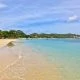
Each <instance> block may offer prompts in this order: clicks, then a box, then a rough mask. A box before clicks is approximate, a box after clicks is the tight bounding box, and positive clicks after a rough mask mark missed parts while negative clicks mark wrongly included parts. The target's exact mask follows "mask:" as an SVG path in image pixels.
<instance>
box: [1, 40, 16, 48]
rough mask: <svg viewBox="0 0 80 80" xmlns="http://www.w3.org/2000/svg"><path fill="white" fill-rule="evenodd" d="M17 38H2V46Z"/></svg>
mask: <svg viewBox="0 0 80 80" xmlns="http://www.w3.org/2000/svg"><path fill="white" fill-rule="evenodd" d="M16 40H17V39H0V48H1V47H3V46H5V45H7V44H8V43H9V42H12V41H16Z"/></svg>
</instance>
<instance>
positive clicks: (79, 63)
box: [24, 39, 80, 80]
mask: <svg viewBox="0 0 80 80" xmlns="http://www.w3.org/2000/svg"><path fill="white" fill-rule="evenodd" d="M24 45H25V46H31V47H32V48H33V49H34V50H36V51H38V52H40V54H43V55H45V57H46V58H47V59H48V60H49V61H50V62H51V63H52V64H54V63H55V64H56V65H57V66H58V68H59V70H60V72H61V74H62V75H63V80H80V39H48V40H46V39H38V40H37V39H33V40H24Z"/></svg>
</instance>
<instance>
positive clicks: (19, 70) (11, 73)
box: [0, 40, 62, 80]
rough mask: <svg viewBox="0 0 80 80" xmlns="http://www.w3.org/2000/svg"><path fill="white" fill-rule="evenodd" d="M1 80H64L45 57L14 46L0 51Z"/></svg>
mask: <svg viewBox="0 0 80 80" xmlns="http://www.w3.org/2000/svg"><path fill="white" fill-rule="evenodd" d="M10 41H13V40H8V41H7V42H6V43H8V42H10ZM4 42H5V41H4ZM0 80H62V76H61V74H60V71H59V69H58V68H57V66H56V64H55V63H54V64H51V63H50V62H48V61H47V59H46V58H45V56H43V55H41V54H40V53H37V52H35V51H33V50H32V49H31V48H28V47H24V46H17V47H16V46H14V47H12V48H8V47H4V48H2V49H1V50H0Z"/></svg>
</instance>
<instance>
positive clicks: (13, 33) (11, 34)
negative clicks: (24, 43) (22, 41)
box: [0, 30, 26, 39]
mask: <svg viewBox="0 0 80 80" xmlns="http://www.w3.org/2000/svg"><path fill="white" fill-rule="evenodd" d="M25 37H26V34H25V33H24V32H22V31H21V30H10V31H1V30H0V39H5V38H13V39H14V38H25Z"/></svg>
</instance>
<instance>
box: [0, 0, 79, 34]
mask: <svg viewBox="0 0 80 80" xmlns="http://www.w3.org/2000/svg"><path fill="white" fill-rule="evenodd" d="M0 29H2V30H10V29H16V30H23V31H25V32H26V33H33V32H38V33H76V34H80V0H0Z"/></svg>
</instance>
